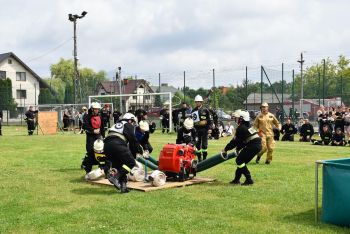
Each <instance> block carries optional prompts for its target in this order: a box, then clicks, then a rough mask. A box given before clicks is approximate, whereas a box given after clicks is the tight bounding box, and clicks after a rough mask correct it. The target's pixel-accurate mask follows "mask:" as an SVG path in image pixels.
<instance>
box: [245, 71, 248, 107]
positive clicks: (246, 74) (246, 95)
mask: <svg viewBox="0 0 350 234" xmlns="http://www.w3.org/2000/svg"><path fill="white" fill-rule="evenodd" d="M245 110H248V67H247V66H245Z"/></svg>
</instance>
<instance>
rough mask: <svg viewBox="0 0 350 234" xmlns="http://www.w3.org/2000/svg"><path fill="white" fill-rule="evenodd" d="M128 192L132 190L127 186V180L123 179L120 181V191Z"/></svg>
mask: <svg viewBox="0 0 350 234" xmlns="http://www.w3.org/2000/svg"><path fill="white" fill-rule="evenodd" d="M128 192H130V190H129V189H128V187H127V186H126V182H125V181H121V182H120V193H128Z"/></svg>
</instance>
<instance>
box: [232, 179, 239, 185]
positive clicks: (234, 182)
mask: <svg viewBox="0 0 350 234" xmlns="http://www.w3.org/2000/svg"><path fill="white" fill-rule="evenodd" d="M230 184H232V185H240V184H241V181H239V180H232V181H231V182H230Z"/></svg>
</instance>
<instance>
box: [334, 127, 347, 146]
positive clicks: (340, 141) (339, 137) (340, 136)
mask: <svg viewBox="0 0 350 234" xmlns="http://www.w3.org/2000/svg"><path fill="white" fill-rule="evenodd" d="M331 145H332V146H343V145H346V142H345V134H344V133H343V132H342V130H341V128H336V129H335V133H333V136H332V143H331Z"/></svg>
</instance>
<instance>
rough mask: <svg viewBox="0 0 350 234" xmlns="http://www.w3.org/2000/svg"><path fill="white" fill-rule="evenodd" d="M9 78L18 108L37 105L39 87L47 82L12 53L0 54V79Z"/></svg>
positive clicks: (45, 86) (43, 86)
mask: <svg viewBox="0 0 350 234" xmlns="http://www.w3.org/2000/svg"><path fill="white" fill-rule="evenodd" d="M6 78H9V79H11V82H12V97H13V98H14V100H15V101H16V103H17V107H18V109H19V110H23V108H24V109H26V108H27V107H28V106H30V105H37V104H38V100H39V94H40V88H48V87H47V84H46V83H45V82H44V81H43V80H42V79H41V78H40V77H39V76H38V75H37V74H36V73H35V72H34V71H33V70H32V69H30V68H29V67H28V66H27V65H26V64H25V63H24V62H23V61H22V60H20V59H19V58H18V57H17V56H16V55H15V54H14V53H12V52H9V53H5V54H0V79H6Z"/></svg>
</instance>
